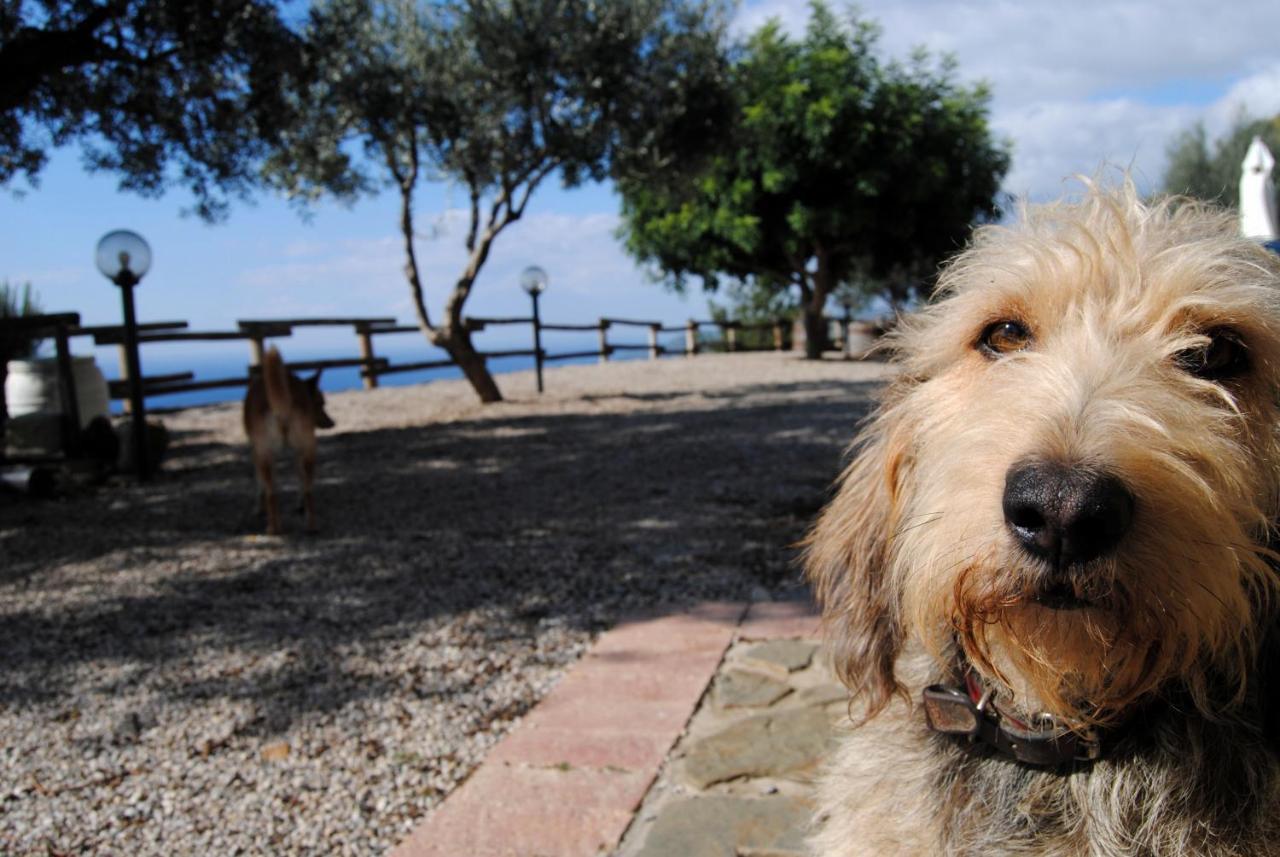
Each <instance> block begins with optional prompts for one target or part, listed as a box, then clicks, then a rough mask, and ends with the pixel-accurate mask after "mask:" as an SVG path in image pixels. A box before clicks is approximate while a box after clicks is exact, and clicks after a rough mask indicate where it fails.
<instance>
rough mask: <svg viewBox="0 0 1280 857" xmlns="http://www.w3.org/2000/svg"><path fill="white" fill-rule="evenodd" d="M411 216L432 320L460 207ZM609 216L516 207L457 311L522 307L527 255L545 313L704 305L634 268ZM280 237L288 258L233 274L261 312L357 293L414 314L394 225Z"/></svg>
mask: <svg viewBox="0 0 1280 857" xmlns="http://www.w3.org/2000/svg"><path fill="white" fill-rule="evenodd" d="M421 220H422V221H424V222H426V223H427V224H428V226H429V227H430V228H427V229H423V230H420V234H419V237H418V238H417V240H416V241H415V242H414V250H415V253H416V255H417V259H418V265H419V271H420V274H421V278H422V281H423V290H424V293H425V296H426V301H427V309H428V311H429V312H430V313H431V314H432V317H433V319H434V320H438V319H439V318H440V313H441V312H442V309H443V306H444V301H445V299H446V297H447V296H448V294H449V293H450V292H451V291H452V289H453V286H454V283H455V282H456V280H457V278H458V276H459V274H460V273H461V272H462V270H463V269H464V267H465V264H466V260H467V253H466V248H465V247H464V243H463V242H464V236H465V232H466V223H467V212H466V211H464V210H462V209H449V210H447V211H445V212H443V213H439V214H434V215H432V214H429V213H424V214H423V215H422V217H421ZM618 222H619V218H618V215H616V214H612V213H607V214H606V213H588V214H563V213H533V214H527V215H525V217H524V218H523V219H522V220H520V221H517V222H516V223H514V224H512V225H511V226H509V227H507V229H506V230H504V231H503V232H502V233H501V234H500V235H499V236H498V237H497V239H496V240H495V241H494V244H493V249H492V251H491V254H490V256H489V259H488V260H487V262H486V264H485V266H484V267H483V268H482V269H481V272H480V276H479V277H478V278H477V281H476V284H475V287H474V291H473V292H472V295H471V298H470V299H469V300H468V303H467V307H466V312H467V314H468V315H475V316H505V315H511V314H512V312H513V307H520V308H521V310H520V311H521V312H522V311H523V308H524V305H525V301H527V298H526V297H525V296H524V294H523V293H522V292H521V291H520V290H519V286H518V283H519V277H520V272H521V271H522V270H524V268H525V267H526V266H528V265H531V264H537V265H540V266H542V267H543V268H545V269H546V270H547V272H548V274H549V275H550V279H551V284H550V288H549V290H548V291H547V294H546V295H545V296H544V298H543V306H544V307H545V308H546V312H547V313H548V318H554V319H555V320H557V321H565V322H575V323H576V322H584V321H591V320H595V319H596V318H599V317H601V316H615V317H618V316H624V315H628V314H632V315H634V314H636V313H639V314H641V315H643V316H644V317H645V318H652V319H654V320H655V321H666V322H673V323H674V322H675V321H678V320H680V319H683V318H687V317H688V316H689V315H690V314H694V315H698V316H702V315H705V301H704V300H703V299H701V298H693V299H690V301H688V302H685V301H683V300H682V299H680V298H679V297H677V296H674V295H670V294H668V293H666V292H664V291H663V290H662V288H661V287H660V286H658V285H656V284H652V283H650V282H648V281H647V280H646V278H645V277H644V275H643V274H642V273H640V272H639V271H637V270H636V269H635V268H634V266H633V264H632V262H631V260H630V259H629V258H628V257H627V256H626V254H625V253H624V252H623V250H622V248H621V245H620V244H619V242H618V240H617V239H616V238H615V237H614V232H615V230H616V229H617V226H618ZM290 247H291V250H292V252H290V253H289V254H288V255H289V257H290V258H288V259H286V260H283V261H272V262H269V263H267V264H263V265H259V266H257V267H253V268H249V269H246V270H244V271H243V272H242V273H241V274H240V275H239V276H238V278H237V283H238V285H239V286H240V287H241V288H242V289H244V290H247V291H252V292H254V293H257V294H261V295H263V296H264V297H265V300H264V302H263V303H262V311H261V314H262V315H267V316H278V317H279V316H287V315H300V314H309V315H320V314H324V311H322V309H321V308H322V307H326V306H333V307H342V306H345V307H347V309H346V310H345V312H347V313H349V312H351V311H352V309H351V307H352V306H353V305H356V304H357V303H363V304H366V305H370V306H376V307H378V310H377V313H376V314H383V313H387V312H391V313H394V314H396V315H397V316H398V317H399V318H400V319H401V321H403V322H406V323H408V322H409V321H410V320H411V319H412V318H413V317H414V313H413V305H412V303H411V299H410V296H409V286H408V283H407V281H406V279H405V276H404V271H403V269H404V255H403V254H404V250H403V242H402V239H401V238H400V236H399V235H396V234H385V235H382V236H377V237H373V238H367V239H351V240H344V241H340V242H336V243H333V244H325V243H323V242H310V243H309V244H305V246H304V244H303V243H302V242H298V243H296V244H291V245H290ZM353 292H356V293H358V295H359V297H358V298H356V296H355V294H353ZM304 295H305V298H304V297H303V296H304ZM304 310H305V312H304ZM336 311H337V310H335V312H336Z"/></svg>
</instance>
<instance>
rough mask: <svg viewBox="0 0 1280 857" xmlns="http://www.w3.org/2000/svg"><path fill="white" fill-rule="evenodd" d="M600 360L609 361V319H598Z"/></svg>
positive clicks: (602, 361)
mask: <svg viewBox="0 0 1280 857" xmlns="http://www.w3.org/2000/svg"><path fill="white" fill-rule="evenodd" d="M600 362H601V363H608V362H609V320H608V319H606V318H602V319H600Z"/></svg>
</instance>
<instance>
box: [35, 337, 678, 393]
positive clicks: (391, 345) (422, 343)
mask: <svg viewBox="0 0 1280 857" xmlns="http://www.w3.org/2000/svg"><path fill="white" fill-rule="evenodd" d="M344 333H345V335H343V334H344ZM629 333H630V335H628V334H629ZM486 334H487V332H485V333H480V334H478V335H476V337H475V339H474V342H475V344H476V347H477V349H478V350H480V351H482V352H486V351H488V352H497V351H515V350H522V349H528V350H532V349H533V342H532V337H531V336H530V335H529V334H528V332H527V330H525V334H526V336H525V337H520V336H511V335H503V333H502V332H499V333H495V334H489V335H487V336H486ZM647 337H648V332H647V331H645V330H644V329H643V328H625V327H615V328H613V329H611V330H610V332H609V343H610V345H635V346H639V345H647V344H648V339H647ZM526 338H527V341H526ZM83 342H84V340H74V341H73V343H72V351H73V352H74V353H76V354H87V353H90V351H91V352H92V353H93V355H94V357H95V358H96V360H97V364H98V368H99V369H100V370H102V374H103V375H104V376H106V378H107V380H109V381H110V380H115V379H118V378H119V377H121V371H120V351H119V349H118V348H116V347H115V346H109V347H97V348H86V347H84V345H83V344H82V343H83ZM659 342H660V344H662V345H663V346H664V347H666V348H668V349H672V350H674V351H676V352H677V353H680V352H682V350H683V348H684V335H683V333H672V334H664V335H663V336H661V337H660V338H659ZM268 344H269V345H275V346H276V347H278V348H279V349H280V352H281V354H282V355H283V356H284V358H285V361H286V362H288V361H307V360H336V359H345V358H351V359H355V358H358V357H359V356H360V347H359V342H358V340H357V339H356V336H355V334H354V333H351V332H350V330H349V329H347V328H318V329H317V328H295V330H294V334H293V335H292V336H289V337H284V338H280V339H272V340H268ZM542 347H543V350H544V351H545V352H546V353H547V355H548V356H549V357H552V358H554V357H555V355H557V354H570V353H574V352H583V351H593V350H595V349H597V348H598V347H599V339H598V334H597V333H596V331H594V330H592V331H584V332H582V333H578V332H576V331H567V332H553V331H545V332H544V333H543V335H542ZM49 350H50V349H49V346H48V345H46V346H45V347H44V348H43V349H42V355H43V353H44V352H45V351H49ZM374 351H375V354H376V356H378V357H385V358H387V359H388V360H389V361H390V362H391V365H393V366H394V365H396V364H404V363H420V362H426V361H433V360H446V359H448V354H446V353H445V352H444V351H443V350H441V349H439V348H436V347H434V346H432V345H430V344H428V343H427V341H426V339H425V337H423V335H422V334H421V333H417V332H406V333H397V334H385V335H382V336H376V337H374ZM139 359H140V361H141V363H142V375H143V376H144V377H147V376H156V375H169V374H176V373H179V372H191V373H193V375H194V376H195V377H194V378H192V380H193V381H204V380H211V379H219V378H236V377H244V376H245V375H246V374H247V373H248V369H249V363H250V360H251V356H250V345H249V342H248V341H247V340H223V341H216V342H186V341H183V342H149V343H143V344H142V346H141V347H140V350H139ZM598 359H599V358H598V357H596V356H582V357H573V358H567V359H562V360H551V361H550V362H548V363H547V364H546V366H547V367H548V368H550V367H555V366H565V365H572V364H589V363H595V362H597V361H598ZM610 359H611V360H636V359H648V351H647V350H645V349H640V348H636V349H626V350H620V351H616V352H614V353H613V355H612V356H611V357H610ZM488 366H489V371H490V372H491V373H493V374H494V375H496V376H501V375H502V374H505V373H508V372H520V371H525V370H529V369H533V368H534V360H533V357H532V356H512V357H492V358H490V359H489V361H488ZM306 374H309V373H306ZM461 377H462V372H461V370H459V369H458V368H457V367H453V366H449V367H443V368H437V369H425V370H420V371H416V372H403V373H396V374H392V375H382V376H380V377H379V378H378V385H379V386H382V387H397V386H405V385H410V384H422V383H427V382H430V381H436V380H441V379H449V378H461ZM547 383H548V385H550V384H553V383H554V381H551V380H548V382H547ZM499 386H501V381H500V380H499ZM362 388H363V381H362V380H361V378H360V370H359V368H358V367H355V366H352V367H344V368H336V369H325V370H324V371H323V372H321V374H320V389H322V390H324V391H325V392H338V391H342V390H358V389H362ZM243 398H244V387H219V388H215V389H211V390H193V391H191V392H185V393H173V394H169V395H149V396H147V407H148V408H150V409H156V410H169V409H179V408H189V407H193V406H196V405H208V404H215V403H218V402H232V401H239V400H241V399H243ZM122 407H123V406H122V403H121V402H119V401H115V402H112V411H113V412H115V413H119V412H120V411H121V409H122Z"/></svg>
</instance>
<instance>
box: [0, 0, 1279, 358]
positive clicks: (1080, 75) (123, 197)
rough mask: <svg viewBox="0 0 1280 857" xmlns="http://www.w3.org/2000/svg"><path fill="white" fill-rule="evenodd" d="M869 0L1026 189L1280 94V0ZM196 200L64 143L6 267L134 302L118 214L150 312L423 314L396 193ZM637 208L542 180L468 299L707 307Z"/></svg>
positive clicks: (444, 222)
mask: <svg viewBox="0 0 1280 857" xmlns="http://www.w3.org/2000/svg"><path fill="white" fill-rule="evenodd" d="M861 8H862V9H863V11H864V12H865V13H866V14H867V15H869V16H870V17H873V18H876V19H878V20H879V21H880V23H881V25H882V27H883V36H882V41H881V45H882V48H883V50H884V52H885V53H886V54H887V55H889V56H893V57H904V56H906V54H907V53H908V52H909V50H910V49H911V48H912V47H913V46H915V45H921V44H923V45H925V46H927V47H929V48H930V49H931V50H933V51H935V52H936V51H947V52H950V53H953V54H954V55H955V56H956V58H957V60H958V61H959V69H960V74H961V75H962V76H963V77H965V78H968V79H985V80H986V81H987V82H988V83H989V84H990V85H991V87H992V89H993V96H994V97H993V102H992V122H993V126H994V128H995V130H996V132H997V133H999V134H1001V135H1003V136H1006V137H1008V138H1010V139H1011V140H1012V142H1013V146H1014V161H1013V169H1012V170H1011V172H1010V174H1009V176H1008V179H1007V181H1006V183H1005V188H1006V190H1008V191H1009V192H1011V193H1013V194H1015V195H1019V196H1030V197H1032V198H1047V197H1053V196H1056V195H1058V194H1059V193H1061V192H1062V191H1063V190H1064V189H1065V188H1069V183H1068V178H1069V176H1071V175H1072V174H1075V173H1081V172H1083V173H1092V172H1094V171H1095V170H1096V169H1097V168H1098V166H1099V165H1100V164H1101V163H1103V162H1109V163H1113V164H1120V165H1126V166H1131V168H1132V169H1133V170H1134V172H1135V174H1136V175H1137V177H1138V179H1139V181H1140V182H1147V183H1150V182H1154V181H1157V180H1158V178H1159V176H1160V174H1161V171H1162V170H1163V165H1164V151H1165V146H1166V145H1167V143H1168V141H1169V139H1170V138H1171V137H1172V136H1173V135H1174V134H1176V133H1177V132H1178V131H1179V130H1181V129H1182V128H1185V127H1186V126H1187V125H1188V124H1189V123H1190V122H1192V121H1194V120H1196V119H1203V120H1204V121H1205V122H1206V124H1207V125H1208V127H1209V129H1210V132H1211V133H1214V132H1218V131H1221V130H1222V129H1224V128H1225V127H1226V126H1227V125H1228V123H1229V121H1230V119H1231V117H1232V116H1233V115H1234V114H1235V112H1236V111H1237V110H1239V109H1241V108H1243V109H1247V110H1248V111H1249V112H1250V113H1252V114H1255V115H1270V114H1273V113H1276V112H1280V52H1277V51H1276V48H1275V38H1276V34H1277V33H1280V4H1276V3H1274V2H1267V3H1262V2H1257V3H1252V2H1245V3H1237V4H1235V5H1233V6H1230V7H1228V6H1225V5H1223V4H1220V3H1209V2H1147V0H1144V2H1137V0H1133V2H1106V3H1097V2H1080V3H1072V4H1062V3H1059V2H1052V3H1050V2H1042V0H1020V1H1019V2H1011V0H996V1H995V2H963V0H875V2H864V3H862V4H861ZM773 16H776V17H779V18H781V19H782V21H783V22H784V24H785V25H786V26H787V27H788V28H789V29H791V30H795V31H798V30H799V29H801V28H803V25H804V21H805V19H806V17H807V3H806V2H803V0H755V2H747V3H744V4H743V6H742V7H741V9H740V11H739V13H738V17H737V19H736V22H735V26H736V28H737V29H738V30H739V31H740V32H745V31H749V30H751V29H754V28H755V27H756V26H758V25H759V24H760V23H762V22H763V21H764V20H765V19H767V18H768V17H773ZM465 201H466V198H465V194H464V193H463V192H462V191H461V190H460V189H458V188H450V187H448V186H430V187H427V188H424V189H423V190H422V192H421V193H420V195H419V197H418V199H417V210H418V218H419V227H420V231H421V232H422V233H423V234H424V237H422V238H420V239H419V241H418V245H417V246H418V252H419V259H420V263H421V264H422V265H423V267H424V272H425V275H426V282H427V291H428V302H429V306H430V308H431V309H432V311H433V312H435V313H437V314H438V313H439V311H440V307H441V306H442V304H443V299H444V295H445V294H446V293H447V291H448V289H449V288H450V286H451V284H452V278H453V276H454V275H456V273H457V271H458V270H459V269H460V268H461V265H462V260H463V249H462V245H461V242H462V222H461V219H460V218H461V213H460V211H459V209H460V207H461V206H462V205H463V204H464V203H465ZM188 204H189V199H188V198H187V197H186V196H185V195H184V194H183V193H182V192H180V191H177V192H172V193H170V194H169V195H167V196H165V197H163V198H162V199H159V200H152V199H141V198H138V197H136V196H132V195H128V194H120V193H117V192H116V180H115V179H114V178H113V177H112V176H110V175H105V174H100V175H90V174H88V173H85V172H84V171H83V170H82V169H81V166H80V158H79V153H78V151H76V150H75V149H70V150H66V151H60V152H58V153H55V155H54V156H53V158H52V160H51V163H50V165H49V167H48V168H47V169H46V170H45V171H44V173H43V174H42V175H41V178H40V185H39V187H38V188H36V189H33V190H29V191H27V192H26V193H24V194H22V195H20V196H18V195H15V194H14V193H13V192H12V189H10V190H8V191H0V223H3V224H4V228H3V229H0V279H8V280H10V281H11V282H13V281H16V282H27V281H29V282H31V283H32V284H33V286H34V287H35V289H36V290H37V291H38V292H39V295H40V297H41V300H42V302H43V304H44V306H45V307H46V308H47V309H50V310H58V311H61V310H74V311H78V312H80V313H81V316H82V318H83V319H84V320H85V322H86V323H108V322H115V321H117V320H118V318H119V298H118V295H117V294H116V291H115V288H114V287H113V286H111V285H110V284H109V283H107V281H106V280H104V279H103V278H102V277H101V276H100V275H99V274H98V273H97V272H96V270H95V269H94V267H93V248H94V245H95V244H96V242H97V240H98V238H99V237H100V236H101V235H102V234H104V233H106V232H108V231H110V230H112V229H116V228H129V229H133V230H135V231H137V232H140V233H141V234H142V235H144V236H145V237H146V238H147V240H148V241H149V242H150V244H151V246H152V250H153V254H154V263H153V268H152V271H151V273H150V274H149V275H148V276H147V278H146V279H145V280H144V281H143V284H142V286H141V287H140V289H139V291H138V295H137V298H138V304H139V313H140V315H141V317H142V318H143V319H152V320H155V319H165V320H167V319H189V320H192V322H193V327H198V328H200V329H206V330H212V329H226V328H228V327H230V326H231V325H233V324H234V321H235V319H237V318H245V317H271V316H296V315H332V314H340V315H395V316H398V317H399V318H400V319H402V320H404V321H406V322H408V321H409V320H410V319H411V315H412V314H411V310H410V305H409V300H408V293H407V287H406V285H405V283H404V279H403V276H402V274H401V268H402V264H403V263H402V250H401V244H400V237H399V234H398V231H397V228H396V223H397V220H396V218H397V214H396V212H397V209H396V206H397V200H396V197H395V195H394V194H393V193H390V192H388V193H386V194H383V195H382V196H379V197H377V198H373V199H367V200H364V201H362V202H360V203H358V204H356V205H355V206H354V207H351V208H344V207H342V206H339V205H335V204H326V205H324V206H321V207H319V208H317V209H316V210H315V213H314V217H313V218H312V219H311V221H310V222H304V221H303V220H302V219H300V218H299V217H298V215H297V214H296V212H295V211H293V210H292V209H290V208H289V207H288V206H287V205H285V204H284V203H283V202H282V201H280V200H278V199H273V198H269V197H260V198H259V199H258V200H257V201H256V202H255V203H254V204H252V205H244V204H239V205H237V206H236V207H235V208H234V209H233V211H232V214H231V217H230V219H229V220H228V221H227V222H226V223H224V224H219V225H213V226H210V225H207V224H204V223H202V222H201V221H199V220H197V219H195V218H191V217H182V216H180V214H179V212H180V211H181V210H182V209H183V208H184V207H186V206H187V205H188ZM617 210H618V206H617V199H616V197H615V196H614V195H613V193H612V191H611V190H610V189H609V188H608V187H607V186H592V187H587V188H580V189H577V190H574V191H563V190H560V189H559V188H557V187H555V186H554V185H548V186H546V187H544V188H542V189H541V190H540V192H539V193H537V194H536V195H535V196H534V198H533V200H532V202H531V203H530V205H529V208H528V211H527V212H526V215H525V219H524V220H523V221H521V222H519V223H517V224H515V225H514V226H513V227H511V228H510V229H508V231H507V232H505V233H504V234H503V235H502V236H500V237H499V239H498V241H497V243H496V244H495V249H494V253H493V255H492V257H491V258H490V260H489V263H488V264H487V265H486V267H485V269H484V271H483V272H482V274H481V277H480V280H479V282H478V284H477V286H476V289H475V292H474V293H473V295H472V298H471V300H470V302H469V303H468V311H469V312H470V313H471V314H473V315H510V314H515V313H520V312H523V311H524V310H525V308H526V307H527V299H526V298H525V296H524V295H523V294H522V293H521V292H520V291H519V289H518V285H517V282H518V276H519V272H520V270H521V269H523V268H524V267H525V266H526V265H529V264H538V265H541V266H542V267H543V268H545V269H546V270H547V271H548V272H549V274H550V277H551V286H550V289H549V290H548V292H547V294H546V295H545V296H544V298H543V307H544V317H545V318H548V319H551V320H555V321H565V322H582V321H591V320H594V319H595V318H597V317H599V316H601V315H613V316H625V317H639V318H653V319H655V320H662V321H664V322H668V323H676V322H679V321H682V320H684V319H687V318H689V317H691V316H696V317H706V299H705V297H703V296H702V295H701V294H693V295H690V297H689V298H687V299H683V298H681V297H679V296H676V295H672V294H670V293H668V292H666V291H665V290H664V289H662V288H661V287H659V286H657V285H654V284H652V283H651V282H649V281H648V280H647V278H646V277H645V275H644V274H643V273H642V272H641V271H639V270H637V269H636V267H635V266H634V264H632V263H631V262H630V260H628V259H627V257H626V256H625V254H624V253H623V252H622V251H621V249H620V247H619V246H618V244H617V242H616V240H615V239H614V237H613V234H614V230H615V229H616V226H617ZM429 232H435V233H436V235H435V236H434V237H426V235H427V233H429ZM333 335H337V334H333ZM346 339H350V337H349V336H347V337H345V339H344V340H343V341H345V340H346Z"/></svg>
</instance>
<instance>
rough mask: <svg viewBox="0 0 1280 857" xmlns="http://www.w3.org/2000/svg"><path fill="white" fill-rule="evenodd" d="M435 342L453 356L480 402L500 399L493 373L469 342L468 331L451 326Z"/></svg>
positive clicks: (486, 402)
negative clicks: (446, 332) (443, 335)
mask: <svg viewBox="0 0 1280 857" xmlns="http://www.w3.org/2000/svg"><path fill="white" fill-rule="evenodd" d="M436 344H437V345H439V346H440V347H441V348H443V349H444V350H446V351H448V352H449V356H450V357H452V358H453V362H454V363H457V364H458V368H459V369H461V370H462V374H463V375H464V376H465V377H466V379H467V381H468V382H470V384H471V386H472V388H473V389H474V390H475V391H476V395H477V396H479V397H480V401H481V402H482V403H484V404H486V405H488V404H491V403H493V402H501V401H502V391H500V390H499V389H498V385H497V383H496V382H495V381H494V380H493V375H491V374H490V373H489V367H488V366H487V365H485V360H484V358H483V357H481V356H480V353H479V352H477V351H476V347H475V345H474V344H473V343H472V342H471V333H470V331H468V330H466V329H465V328H461V327H455V328H452V329H451V330H449V331H448V334H447V335H446V336H445V337H441V338H440V339H438V340H437V341H436Z"/></svg>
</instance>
